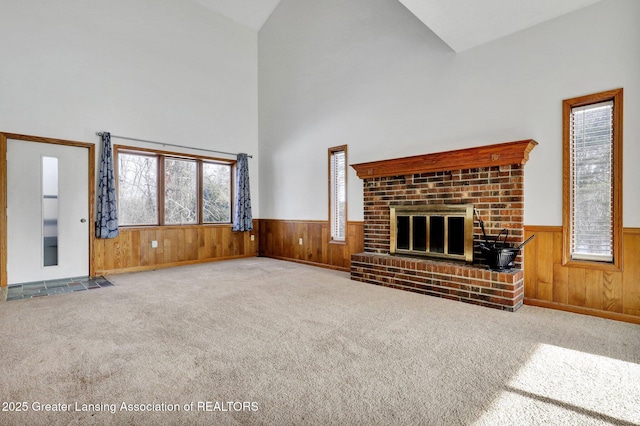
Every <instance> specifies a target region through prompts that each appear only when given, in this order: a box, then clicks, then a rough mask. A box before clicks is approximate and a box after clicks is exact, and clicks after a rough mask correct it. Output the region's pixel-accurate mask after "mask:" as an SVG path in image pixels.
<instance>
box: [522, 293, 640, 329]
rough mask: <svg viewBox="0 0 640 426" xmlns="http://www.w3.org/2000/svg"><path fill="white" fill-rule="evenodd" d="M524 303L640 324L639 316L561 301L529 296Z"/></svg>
mask: <svg viewBox="0 0 640 426" xmlns="http://www.w3.org/2000/svg"><path fill="white" fill-rule="evenodd" d="M524 304H525V305H529V306H537V307H540V308H548V309H556V310H560V311H565V312H573V313H574V314H582V315H591V316H595V317H600V318H606V319H611V320H615V321H623V322H629V323H632V324H639V325H640V317H638V316H635V315H628V314H621V313H618V312H609V311H601V310H599V309H593V308H585V307H581V306H572V305H565V304H563V303H557V302H549V301H547V300H540V299H533V298H531V297H525V298H524Z"/></svg>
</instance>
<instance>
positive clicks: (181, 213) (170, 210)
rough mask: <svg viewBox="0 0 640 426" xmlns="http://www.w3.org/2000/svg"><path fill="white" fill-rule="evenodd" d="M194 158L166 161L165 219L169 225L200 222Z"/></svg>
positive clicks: (168, 159)
mask: <svg viewBox="0 0 640 426" xmlns="http://www.w3.org/2000/svg"><path fill="white" fill-rule="evenodd" d="M196 166H197V164H196V162H195V161H193V160H182V159H177V158H166V159H165V161H164V221H165V223H166V224H167V225H177V224H191V223H198V180H197V179H198V176H197V167H196Z"/></svg>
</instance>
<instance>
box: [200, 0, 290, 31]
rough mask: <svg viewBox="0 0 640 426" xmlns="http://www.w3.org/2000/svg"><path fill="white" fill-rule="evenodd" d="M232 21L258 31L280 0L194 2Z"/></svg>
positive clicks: (213, 0)
mask: <svg viewBox="0 0 640 426" xmlns="http://www.w3.org/2000/svg"><path fill="white" fill-rule="evenodd" d="M196 1H197V2H198V3H200V4H202V5H204V6H205V7H207V8H209V9H211V10H213V11H214V12H217V13H219V14H221V15H223V16H226V17H227V18H229V19H231V20H232V21H235V22H237V23H238V24H242V25H244V26H246V27H249V28H251V29H252V30H254V31H259V30H260V28H262V26H263V25H264V23H265V22H266V21H267V19H268V18H269V16H271V13H272V12H273V11H274V10H275V8H276V7H277V6H278V4H279V3H280V0H196Z"/></svg>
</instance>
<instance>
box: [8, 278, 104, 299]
mask: <svg viewBox="0 0 640 426" xmlns="http://www.w3.org/2000/svg"><path fill="white" fill-rule="evenodd" d="M112 286H113V284H112V283H110V282H109V280H107V279H106V278H104V277H76V278H64V279H60V280H51V281H34V282H30V283H22V284H11V285H10V286H9V288H8V290H7V301H10V300H20V299H31V298H34V297H42V296H50V295H52V294H62V293H72V292H74V291H84V290H95V289H99V288H104V287H112Z"/></svg>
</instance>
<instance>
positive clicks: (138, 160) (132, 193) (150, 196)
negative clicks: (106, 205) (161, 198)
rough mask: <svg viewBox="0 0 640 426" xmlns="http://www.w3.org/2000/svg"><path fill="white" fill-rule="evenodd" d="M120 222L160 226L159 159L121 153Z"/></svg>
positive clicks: (119, 176)
mask: <svg viewBox="0 0 640 426" xmlns="http://www.w3.org/2000/svg"><path fill="white" fill-rule="evenodd" d="M118 222H119V223H120V224H121V225H157V224H158V158H157V157H156V156H155V155H146V154H144V155H141V154H128V153H118Z"/></svg>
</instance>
